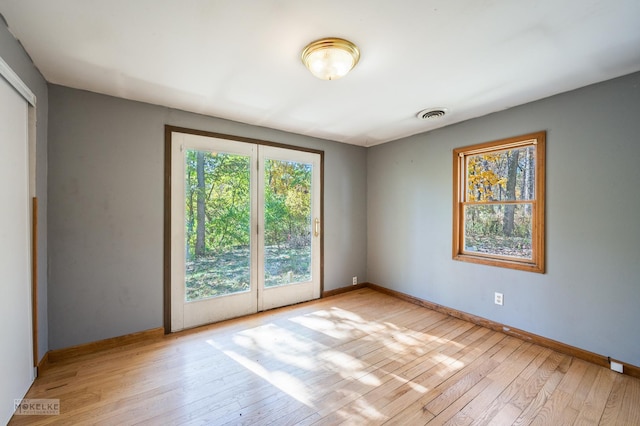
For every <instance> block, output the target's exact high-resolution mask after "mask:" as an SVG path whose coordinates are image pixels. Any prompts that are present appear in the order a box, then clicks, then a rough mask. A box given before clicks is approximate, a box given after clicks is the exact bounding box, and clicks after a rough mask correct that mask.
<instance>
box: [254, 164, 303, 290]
mask: <svg viewBox="0 0 640 426" xmlns="http://www.w3.org/2000/svg"><path fill="white" fill-rule="evenodd" d="M311 172H312V166H311V164H305V163H297V162H295V161H281V160H269V159H267V160H266V161H265V188H264V227H265V230H264V280H265V281H264V285H265V287H274V286H278V285H284V284H293V283H299V282H306V281H311Z"/></svg>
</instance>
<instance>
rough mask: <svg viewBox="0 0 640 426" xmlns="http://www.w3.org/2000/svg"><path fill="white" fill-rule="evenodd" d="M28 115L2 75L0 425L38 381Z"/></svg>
mask: <svg viewBox="0 0 640 426" xmlns="http://www.w3.org/2000/svg"><path fill="white" fill-rule="evenodd" d="M28 112H29V107H28V104H27V102H26V101H25V99H24V98H23V97H22V96H21V95H19V94H18V92H16V90H15V89H14V88H13V87H12V86H11V85H9V83H7V81H6V80H5V79H4V78H3V77H0V323H1V324H2V327H0V348H1V349H0V377H1V379H0V424H5V423H6V422H8V421H9V419H10V418H11V415H12V414H13V400H14V399H20V398H22V397H24V395H25V393H26V392H27V390H28V389H29V386H31V383H32V382H33V380H34V368H33V341H32V326H31V310H32V307H31V225H30V223H31V209H30V196H29V139H28V133H29V131H28Z"/></svg>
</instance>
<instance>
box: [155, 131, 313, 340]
mask: <svg viewBox="0 0 640 426" xmlns="http://www.w3.org/2000/svg"><path fill="white" fill-rule="evenodd" d="M174 132H175V133H186V134H192V135H198V136H206V137H212V138H218V139H227V140H231V141H237V142H246V143H252V144H256V145H263V146H273V147H277V148H285V149H291V150H294V151H302V152H310V153H314V154H319V155H320V221H321V223H322V224H323V229H325V226H324V151H322V150H318V149H313V148H306V147H300V146H294V145H287V144H283V143H279V142H272V141H266V140H261V139H253V138H246V137H242V136H234V135H227V134H223V133H216V132H208V131H204V130H195V129H189V128H185V127H177V126H171V125H168V124H167V125H165V126H164V248H163V263H164V268H163V285H164V292H163V298H164V301H163V305H164V308H163V310H164V312H163V314H164V315H163V318H164V332H165V334H170V333H171V135H172V133H174ZM324 234H325V233H324V232H321V233H320V295H322V293H323V291H324Z"/></svg>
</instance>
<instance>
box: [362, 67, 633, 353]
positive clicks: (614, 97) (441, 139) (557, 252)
mask: <svg viewBox="0 0 640 426" xmlns="http://www.w3.org/2000/svg"><path fill="white" fill-rule="evenodd" d="M538 130H547V198H546V201H547V214H546V222H547V244H546V247H547V251H546V254H547V256H546V258H547V273H546V274H544V275H542V274H536V273H530V272H521V271H514V270H507V269H502V268H496V267H490V266H483V265H475V264H470V263H464V262H456V261H454V260H452V259H451V250H452V249H451V245H452V243H451V239H452V236H451V232H452V230H451V229H452V202H453V201H452V197H453V195H452V194H453V189H452V161H453V160H452V150H453V149H454V148H456V147H463V146H467V145H471V144H475V143H480V142H485V141H491V140H496V139H502V138H505V137H509V136H516V135H520V134H525V133H529V132H534V131H538ZM639 138H640V73H637V74H633V75H630V76H626V77H623V78H619V79H616V80H611V81H608V82H604V83H601V84H597V85H593V86H589V87H586V88H582V89H579V90H576V91H573V92H569V93H565V94H562V95H558V96H555V97H551V98H548V99H544V100H541V101H538V102H534V103H530V104H527V105H524V106H520V107H516V108H512V109H509V110H506V111H503V112H499V113H496V114H492V115H489V116H485V117H482V118H479V119H475V120H470V121H467V122H464V123H461V124H458V125H454V126H450V127H447V128H444V129H440V130H437V131H433V132H430V133H426V134H421V135H417V136H414V137H410V138H406V139H404V140H400V141H396V142H392V143H389V144H384V145H379V146H376V147H373V148H371V149H369V151H368V157H367V170H368V181H367V182H368V185H367V187H368V188H367V190H368V199H367V210H368V256H367V267H368V269H367V271H368V275H367V277H368V280H369V281H371V282H373V283H376V284H379V285H382V286H385V287H388V288H391V289H394V290H397V291H400V292H403V293H407V294H410V295H413V296H416V297H419V298H422V299H426V300H429V301H432V302H435V303H439V304H441V305H444V306H449V307H452V308H455V309H458V310H461V311H464V312H468V313H472V314H475V315H479V316H481V317H485V318H488V319H491V320H494V321H497V322H500V323H503V324H507V325H510V326H512V327H517V328H521V329H524V330H526V331H529V332H532V333H536V334H538V335H541V336H545V337H548V338H551V339H555V340H559V341H561V342H564V343H567V344H570V345H573V346H576V347H579V348H583V349H587V350H590V351H593V352H596V353H599V354H602V355H608V356H611V357H612V358H616V359H619V360H622V361H625V362H628V363H631V364H634V365H640V338H639V336H640V335H639V333H638V324H640V225H639V223H638V219H639V218H640V189H639V185H640V139H639ZM495 291H499V292H502V293H504V300H505V302H504V306H502V307H500V306H497V305H494V303H493V293H494V292H495Z"/></svg>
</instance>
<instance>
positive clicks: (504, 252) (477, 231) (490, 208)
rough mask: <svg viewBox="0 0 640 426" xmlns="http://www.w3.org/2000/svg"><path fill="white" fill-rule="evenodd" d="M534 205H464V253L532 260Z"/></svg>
mask: <svg viewBox="0 0 640 426" xmlns="http://www.w3.org/2000/svg"><path fill="white" fill-rule="evenodd" d="M532 210H533V206H532V205H531V204H528V203H527V204H491V205H467V206H464V217H465V229H464V250H465V251H467V252H475V253H485V254H495V255H500V256H510V257H516V258H519V259H531V258H532V251H531V223H532V222H531V217H532Z"/></svg>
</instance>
